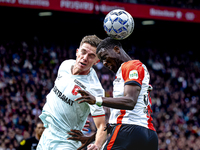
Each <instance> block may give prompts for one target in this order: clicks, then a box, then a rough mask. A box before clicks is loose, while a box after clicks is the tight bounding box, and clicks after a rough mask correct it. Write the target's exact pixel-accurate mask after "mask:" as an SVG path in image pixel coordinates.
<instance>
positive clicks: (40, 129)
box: [35, 123, 45, 136]
mask: <svg viewBox="0 0 200 150" xmlns="http://www.w3.org/2000/svg"><path fill="white" fill-rule="evenodd" d="M44 129H45V128H44V126H43V124H42V123H38V124H37V127H36V129H35V132H36V134H37V135H40V136H41V135H42V133H43V131H44Z"/></svg>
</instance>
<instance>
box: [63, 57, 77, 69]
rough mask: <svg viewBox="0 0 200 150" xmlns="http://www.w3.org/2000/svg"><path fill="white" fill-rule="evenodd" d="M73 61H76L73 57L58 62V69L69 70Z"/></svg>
mask: <svg viewBox="0 0 200 150" xmlns="http://www.w3.org/2000/svg"><path fill="white" fill-rule="evenodd" d="M75 62H76V60H73V59H69V60H64V61H63V62H62V63H61V64H60V67H59V71H61V70H65V71H68V70H70V69H71V66H72V65H74V64H75Z"/></svg>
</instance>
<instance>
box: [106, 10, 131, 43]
mask: <svg viewBox="0 0 200 150" xmlns="http://www.w3.org/2000/svg"><path fill="white" fill-rule="evenodd" d="M103 27H104V30H105V31H106V33H107V34H108V36H110V37H111V38H113V39H116V40H123V39H125V38H127V37H128V36H129V35H131V33H132V32H133V29H134V20H133V17H132V16H131V15H130V14H129V13H128V12H126V11H125V10H122V9H115V10H112V11H110V12H109V13H108V14H107V15H106V17H105V19H104V22H103Z"/></svg>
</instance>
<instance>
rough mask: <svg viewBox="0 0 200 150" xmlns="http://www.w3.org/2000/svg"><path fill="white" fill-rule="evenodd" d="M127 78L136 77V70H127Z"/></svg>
mask: <svg viewBox="0 0 200 150" xmlns="http://www.w3.org/2000/svg"><path fill="white" fill-rule="evenodd" d="M129 79H138V71H137V70H131V71H130V72H129Z"/></svg>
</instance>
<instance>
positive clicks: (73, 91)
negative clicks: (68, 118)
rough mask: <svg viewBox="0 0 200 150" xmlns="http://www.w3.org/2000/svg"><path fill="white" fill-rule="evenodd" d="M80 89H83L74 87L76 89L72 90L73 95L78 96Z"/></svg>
mask: <svg viewBox="0 0 200 150" xmlns="http://www.w3.org/2000/svg"><path fill="white" fill-rule="evenodd" d="M80 89H81V88H80V87H79V86H78V85H74V88H73V90H72V94H73V95H75V96H76V95H77V94H78V92H77V90H80Z"/></svg>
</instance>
